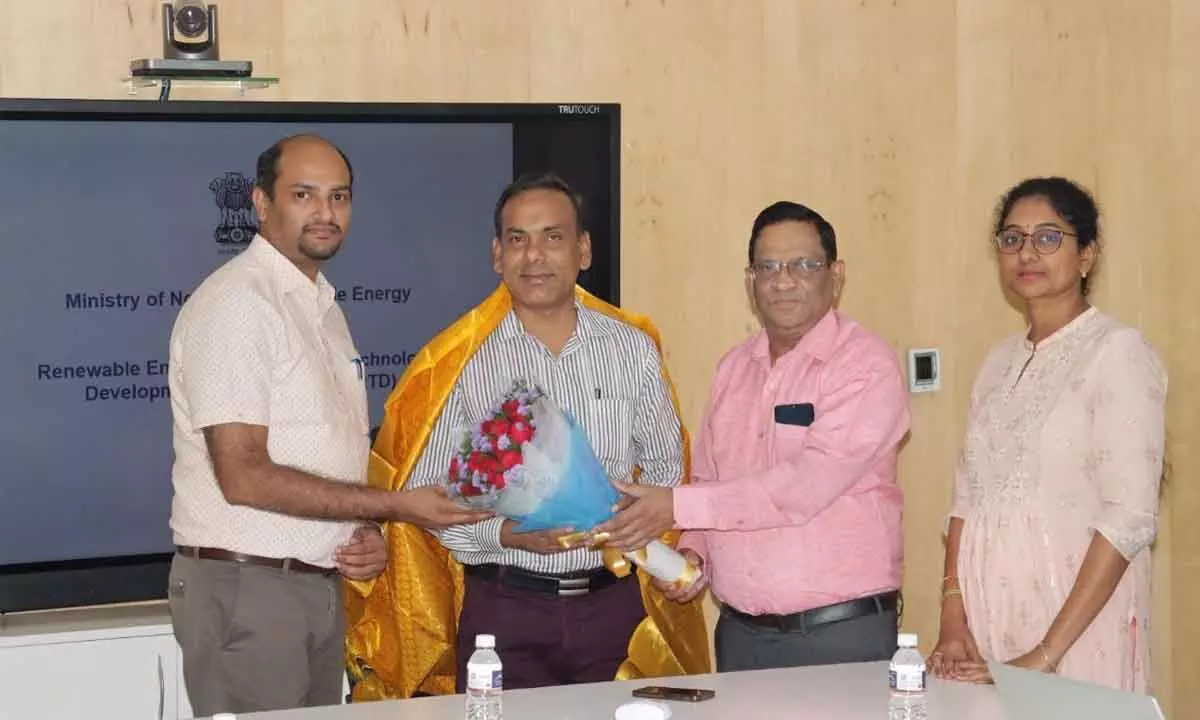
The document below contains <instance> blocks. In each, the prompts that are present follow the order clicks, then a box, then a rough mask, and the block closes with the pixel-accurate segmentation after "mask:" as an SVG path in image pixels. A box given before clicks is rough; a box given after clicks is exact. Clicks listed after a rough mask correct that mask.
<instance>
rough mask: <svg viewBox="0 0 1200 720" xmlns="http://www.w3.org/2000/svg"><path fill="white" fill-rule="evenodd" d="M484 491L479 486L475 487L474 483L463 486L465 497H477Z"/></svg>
mask: <svg viewBox="0 0 1200 720" xmlns="http://www.w3.org/2000/svg"><path fill="white" fill-rule="evenodd" d="M482 492H483V491H482V490H480V489H479V488H477V487H475V486H474V485H471V484H470V483H467V484H465V485H464V486H463V489H462V496H463V497H475V496H476V495H480V494H481V493H482Z"/></svg>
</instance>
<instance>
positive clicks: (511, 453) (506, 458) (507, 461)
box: [500, 450, 521, 470]
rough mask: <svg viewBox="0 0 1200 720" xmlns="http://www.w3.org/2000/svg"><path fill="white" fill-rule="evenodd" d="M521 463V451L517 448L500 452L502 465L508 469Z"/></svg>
mask: <svg viewBox="0 0 1200 720" xmlns="http://www.w3.org/2000/svg"><path fill="white" fill-rule="evenodd" d="M520 464H521V453H519V452H517V451H516V450H505V451H504V452H502V453H500V467H502V468H504V469H505V470H508V469H510V468H512V467H513V466H515V465H520Z"/></svg>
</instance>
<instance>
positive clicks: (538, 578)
mask: <svg viewBox="0 0 1200 720" xmlns="http://www.w3.org/2000/svg"><path fill="white" fill-rule="evenodd" d="M463 572H465V573H466V574H467V575H470V576H471V577H475V578H479V579H480V580H486V581H487V582H491V583H495V584H497V585H503V586H505V587H509V588H514V589H516V590H532V591H533V592H540V593H546V594H548V595H558V596H559V597H576V596H578V595H587V594H588V593H593V592H597V591H599V590H603V589H604V588H606V587H608V586H609V585H612V584H613V583H615V582H617V581H618V580H620V579H621V578H618V577H617V576H616V575H613V574H612V573H611V572H609V571H608V570H607V569H606V568H597V569H595V570H583V571H580V572H573V573H564V574H562V575H539V574H537V573H532V572H529V571H528V570H522V569H521V568H519V567H513V566H512V565H496V564H494V563H484V564H482V565H464V566H463ZM633 575H634V574H633V573H630V574H629V575H627V576H626V577H633Z"/></svg>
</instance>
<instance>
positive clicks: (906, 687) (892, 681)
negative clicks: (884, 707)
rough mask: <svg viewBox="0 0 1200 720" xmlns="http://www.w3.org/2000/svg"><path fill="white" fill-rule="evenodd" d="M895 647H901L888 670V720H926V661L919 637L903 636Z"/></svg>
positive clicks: (897, 640) (900, 636) (901, 634)
mask: <svg viewBox="0 0 1200 720" xmlns="http://www.w3.org/2000/svg"><path fill="white" fill-rule="evenodd" d="M896 644H897V645H898V646H899V648H898V649H897V650H896V654H895V655H893V656H892V663H891V665H890V666H889V667H888V681H889V685H890V686H891V691H892V692H891V698H890V700H889V702H888V720H925V718H926V716H927V712H926V708H925V658H923V657H921V651H920V650H918V649H917V636H916V635H915V634H913V633H900V635H899V636H898V637H897V639H896Z"/></svg>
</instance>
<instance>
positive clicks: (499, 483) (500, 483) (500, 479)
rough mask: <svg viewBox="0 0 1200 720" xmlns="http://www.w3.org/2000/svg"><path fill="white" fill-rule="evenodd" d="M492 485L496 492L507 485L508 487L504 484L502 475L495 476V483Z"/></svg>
mask: <svg viewBox="0 0 1200 720" xmlns="http://www.w3.org/2000/svg"><path fill="white" fill-rule="evenodd" d="M492 485H493V486H494V487H495V488H496V489H497V490H503V489H504V488H505V486H507V485H508V483H507V482H505V480H504V476H503V475H497V476H496V482H494V483H492Z"/></svg>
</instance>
